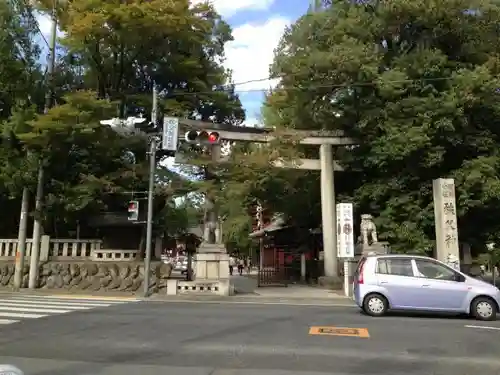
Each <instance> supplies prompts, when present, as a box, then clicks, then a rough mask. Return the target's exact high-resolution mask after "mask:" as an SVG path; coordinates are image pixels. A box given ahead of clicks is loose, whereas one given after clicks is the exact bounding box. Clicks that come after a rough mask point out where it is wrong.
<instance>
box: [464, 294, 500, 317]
mask: <svg viewBox="0 0 500 375" xmlns="http://www.w3.org/2000/svg"><path fill="white" fill-rule="evenodd" d="M470 312H471V315H472V316H473V317H474V318H475V319H477V320H483V321H492V320H496V318H497V306H496V304H495V302H494V301H493V300H492V299H491V298H488V297H478V298H476V299H474V300H473V301H472V303H471V308H470Z"/></svg>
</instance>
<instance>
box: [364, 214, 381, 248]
mask: <svg viewBox="0 0 500 375" xmlns="http://www.w3.org/2000/svg"><path fill="white" fill-rule="evenodd" d="M361 238H362V240H363V246H370V245H372V244H375V243H377V242H378V239H377V227H376V226H375V223H374V222H373V217H372V215H369V214H364V215H361Z"/></svg>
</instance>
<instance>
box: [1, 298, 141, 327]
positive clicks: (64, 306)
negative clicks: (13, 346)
mask: <svg viewBox="0 0 500 375" xmlns="http://www.w3.org/2000/svg"><path fill="white" fill-rule="evenodd" d="M138 301H139V300H138V299H134V298H114V297H108V298H106V297H93V296H81V297H79V296H60V295H55V296H54V295H52V296H38V295H30V296H27V295H25V296H8V297H6V296H0V326H2V325H7V324H13V323H18V322H20V321H21V320H25V319H38V318H43V317H46V316H49V315H58V314H68V313H71V312H76V311H85V310H91V309H96V308H102V307H109V306H115V305H119V304H124V303H133V302H138Z"/></svg>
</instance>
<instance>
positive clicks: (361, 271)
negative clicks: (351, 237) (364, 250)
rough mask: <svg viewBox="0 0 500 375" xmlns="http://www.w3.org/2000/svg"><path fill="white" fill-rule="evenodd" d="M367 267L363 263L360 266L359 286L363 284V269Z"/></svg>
mask: <svg viewBox="0 0 500 375" xmlns="http://www.w3.org/2000/svg"><path fill="white" fill-rule="evenodd" d="M364 267H365V262H363V263H361V265H360V266H359V271H358V284H363V283H364V280H363V268H364Z"/></svg>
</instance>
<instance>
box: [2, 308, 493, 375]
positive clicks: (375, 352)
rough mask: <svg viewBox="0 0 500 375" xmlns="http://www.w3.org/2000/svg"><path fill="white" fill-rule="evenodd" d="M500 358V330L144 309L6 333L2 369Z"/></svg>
mask: <svg viewBox="0 0 500 375" xmlns="http://www.w3.org/2000/svg"><path fill="white" fill-rule="evenodd" d="M467 325H471V326H480V327H483V328H477V327H466V326H467ZM318 326H329V327H331V326H335V327H348V328H357V329H365V330H361V331H359V330H358V331H355V330H351V331H345V330H344V331H339V332H337V333H341V334H365V336H366V333H368V335H369V337H345V336H333V335H317V334H310V332H311V327H318ZM485 327H486V328H485ZM494 328H496V329H494ZM313 331H314V329H313ZM316 332H318V329H316ZM325 332H330V333H332V332H333V331H328V330H325V331H323V333H325ZM499 354H500V322H490V323H488V324H486V323H479V322H476V321H473V320H469V319H463V318H450V317H435V316H433V317H423V316H411V317H409V316H401V315H398V316H389V317H384V318H370V317H367V316H364V315H361V314H360V313H359V312H358V310H357V309H356V308H353V307H331V306H330V307H324V306H323V307H318V306H291V305H277V304H272V305H271V304H269V305H267V304H264V305H258V304H240V303H221V304H220V303H205V302H202V303H186V302H135V303H123V304H117V305H111V306H107V307H106V308H99V307H96V308H92V309H90V310H87V311H73V312H70V313H66V314H60V315H55V316H47V317H42V318H39V319H24V320H22V321H20V322H18V323H15V324H9V325H4V326H0V355H1V356H0V363H10V364H14V365H17V366H18V367H20V368H21V369H23V370H24V371H25V374H27V375H28V374H31V375H63V374H64V375H101V374H102V375H118V374H119V375H123V374H125V375H137V374H139V375H160V374H161V375H166V374H172V375H257V374H259V375H262V374H266V375H267V374H270V375H306V374H308V375H314V374H316V375H320V374H325V375H326V374H329V375H345V374H353V375H354V374H356V375H358V374H359V375H361V374H363V375H366V374H381V375H382V374H383V375H396V374H398V375H401V374H406V375H438V374H442V375H470V374H481V375H490V374H491V375H492V374H500V356H499Z"/></svg>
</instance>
